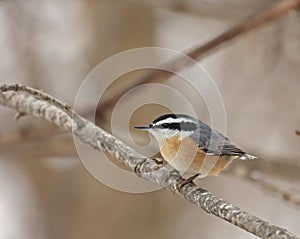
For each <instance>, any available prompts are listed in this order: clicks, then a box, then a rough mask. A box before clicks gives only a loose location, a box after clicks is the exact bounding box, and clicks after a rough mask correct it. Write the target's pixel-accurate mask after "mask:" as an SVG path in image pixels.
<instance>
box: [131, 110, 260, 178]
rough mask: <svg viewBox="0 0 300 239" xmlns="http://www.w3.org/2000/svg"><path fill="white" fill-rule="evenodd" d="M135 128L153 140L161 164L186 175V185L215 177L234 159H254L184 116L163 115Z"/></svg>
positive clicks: (201, 124)
mask: <svg viewBox="0 0 300 239" xmlns="http://www.w3.org/2000/svg"><path fill="white" fill-rule="evenodd" d="M135 128H137V129H142V130H147V131H149V132H150V133H151V134H152V135H153V136H154V137H155V139H156V140H157V142H158V145H159V147H160V153H161V155H162V156H163V158H164V160H166V161H167V162H168V163H169V164H170V165H171V166H172V167H173V168H175V169H176V170H178V171H180V172H181V173H182V175H187V176H188V179H187V181H191V180H193V179H195V178H196V177H198V176H200V177H205V176H207V175H217V174H218V173H219V172H221V171H222V170H224V169H225V168H226V167H227V166H228V165H229V164H230V163H231V162H232V161H233V159H242V160H248V159H254V158H256V157H255V156H252V155H249V154H247V153H245V152H244V151H242V150H241V149H239V148H238V147H237V146H235V145H234V144H233V143H232V142H231V141H230V140H229V139H228V138H227V137H225V136H224V135H222V134H221V133H219V132H218V131H215V130H213V129H212V128H210V127H209V126H208V125H207V124H205V123H203V122H202V121H200V120H198V119H196V118H194V117H192V116H189V115H185V114H166V115H162V116H160V117H158V118H157V119H155V120H154V121H153V122H152V123H151V124H149V125H148V126H137V127H135Z"/></svg>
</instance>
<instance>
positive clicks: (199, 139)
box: [189, 121, 245, 156]
mask: <svg viewBox="0 0 300 239" xmlns="http://www.w3.org/2000/svg"><path fill="white" fill-rule="evenodd" d="M189 137H190V138H191V139H192V140H193V141H194V142H195V143H196V144H198V147H199V148H201V149H202V150H203V151H204V152H206V153H208V154H212V155H218V156H220V155H229V156H243V155H245V152H244V151H242V150H241V149H239V148H238V147H237V146H235V145H234V144H233V143H232V142H231V141H230V140H229V139H228V138H227V137H225V136H224V135H222V134H221V133H219V132H218V131H215V130H213V129H211V128H210V127H209V126H208V125H207V124H205V123H203V122H201V121H200V122H199V128H198V129H197V130H195V132H194V133H193V134H191V135H190V136H189Z"/></svg>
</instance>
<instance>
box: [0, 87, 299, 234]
mask: <svg viewBox="0 0 300 239" xmlns="http://www.w3.org/2000/svg"><path fill="white" fill-rule="evenodd" d="M32 90H33V92H28V91H26V90H24V88H22V87H20V86H17V85H10V86H6V85H2V86H0V105H2V106H5V107H9V108H12V109H15V110H17V112H18V113H20V114H22V115H23V114H28V115H33V116H35V117H37V118H40V119H44V120H47V121H49V122H51V123H53V124H55V125H57V126H58V127H59V128H61V129H63V130H66V131H67V132H69V133H71V134H73V135H75V136H77V137H78V138H79V139H80V140H81V141H83V142H85V143H87V144H89V145H90V146H92V147H93V148H95V149H97V150H103V151H105V152H107V153H109V154H110V155H112V156H113V157H114V158H115V159H117V160H119V161H121V162H122V163H124V164H125V165H126V166H127V167H128V168H130V169H131V170H133V171H134V172H136V174H137V175H138V176H140V177H142V178H144V179H147V180H150V181H152V182H155V183H157V184H159V185H161V186H163V187H166V188H167V189H169V190H171V191H173V192H174V193H176V194H179V195H181V196H183V197H184V198H185V199H186V200H188V201H189V202H191V203H193V204H195V205H197V206H199V207H200V208H202V209H203V210H205V211H206V212H207V213H210V214H213V215H215V216H217V217H219V218H222V219H224V220H226V221H228V222H230V223H232V224H234V225H236V226H238V227H240V228H242V229H244V230H246V231H248V232H251V233H253V234H254V235H256V236H258V237H260V238H268V239H278V238H281V239H283V238H289V239H297V238H298V237H296V236H295V235H293V234H292V233H291V232H289V231H288V230H286V229H284V228H280V227H277V226H274V225H271V224H270V223H269V222H267V221H264V220H262V219H260V218H258V217H256V216H254V215H252V214H250V213H248V212H246V211H243V210H241V209H240V208H238V207H236V206H234V205H233V204H231V203H228V202H226V201H224V200H223V199H219V198H217V197H216V196H214V195H213V194H212V193H210V192H208V191H207V190H205V189H202V188H198V187H197V186H196V185H195V184H194V183H193V182H191V183H188V184H186V185H184V186H182V187H181V188H179V190H176V188H177V187H176V186H177V185H178V183H180V182H182V180H183V178H182V177H181V176H180V174H179V172H178V171H176V170H172V171H170V170H167V169H166V168H164V167H163V166H162V165H161V164H160V163H159V162H158V161H157V160H155V159H150V158H146V157H144V156H142V155H140V154H139V153H137V152H136V151H134V150H133V149H132V148H130V147H128V146H127V145H125V144H124V143H123V142H122V141H120V140H118V139H117V138H115V137H114V136H113V135H111V134H109V133H107V132H105V131H104V130H102V129H101V128H99V127H97V126H96V125H94V124H93V123H92V122H90V121H88V120H86V119H84V118H82V117H80V116H79V115H77V114H76V113H75V112H73V111H72V114H69V112H70V109H69V108H68V107H67V108H66V107H64V105H65V104H61V103H58V104H57V102H59V101H57V100H56V99H55V98H53V97H50V96H49V97H48V95H46V94H45V93H43V92H40V91H37V90H34V89H32ZM298 239H299V238H298Z"/></svg>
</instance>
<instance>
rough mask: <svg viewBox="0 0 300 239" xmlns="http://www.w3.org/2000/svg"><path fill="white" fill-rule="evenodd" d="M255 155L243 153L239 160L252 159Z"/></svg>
mask: <svg viewBox="0 0 300 239" xmlns="http://www.w3.org/2000/svg"><path fill="white" fill-rule="evenodd" d="M256 158H257V157H256V156H253V155H250V154H244V155H242V156H241V157H240V159H241V160H252V159H256Z"/></svg>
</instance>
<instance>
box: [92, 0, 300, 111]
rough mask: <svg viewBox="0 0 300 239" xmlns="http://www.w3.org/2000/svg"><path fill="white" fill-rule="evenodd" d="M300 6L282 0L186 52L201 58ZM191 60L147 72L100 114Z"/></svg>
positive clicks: (106, 102)
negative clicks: (126, 95) (136, 88)
mask: <svg viewBox="0 0 300 239" xmlns="http://www.w3.org/2000/svg"><path fill="white" fill-rule="evenodd" d="M299 7H300V0H282V1H280V2H279V3H277V4H275V5H274V6H273V7H271V8H270V9H267V10H265V11H262V12H261V13H259V14H257V15H255V16H254V17H252V18H250V19H248V20H246V21H245V22H243V23H241V24H239V25H237V26H235V27H233V28H231V29H229V30H227V31H225V32H224V33H222V34H220V35H219V36H217V37H215V38H214V39H212V40H211V41H209V42H207V43H205V44H204V45H201V46H198V47H196V48H194V49H191V50H190V51H188V52H187V53H186V55H188V56H189V57H191V58H192V59H194V60H200V59H202V58H203V57H204V56H206V55H207V54H209V53H211V52H212V51H215V50H217V49H218V48H219V47H220V46H221V45H222V44H224V43H225V42H228V41H230V40H232V39H234V38H236V37H238V36H240V35H242V34H245V33H248V32H249V31H251V30H254V29H256V28H258V27H261V26H263V25H265V24H267V23H270V22H272V21H274V20H276V19H279V18H280V17H282V16H284V15H286V14H287V13H289V11H291V10H293V9H298V8H299ZM190 64H191V61H190V60H188V59H187V58H186V57H182V58H181V57H180V58H177V59H175V60H173V61H171V62H169V63H167V64H166V65H165V66H164V67H163V69H169V71H164V70H154V71H151V72H150V73H149V74H147V75H146V76H145V77H143V78H142V79H139V80H137V81H136V82H133V83H132V84H129V85H127V86H125V87H124V88H123V89H121V90H120V91H118V92H116V93H115V94H112V95H110V96H109V97H107V98H106V99H104V100H103V101H102V102H100V104H99V106H98V112H97V113H99V114H100V115H101V114H103V112H105V111H106V110H108V109H109V108H111V107H112V106H113V105H115V104H116V103H117V101H118V100H119V99H120V98H121V97H122V95H124V94H125V93H126V92H127V91H129V90H130V89H132V88H134V87H136V86H139V85H143V84H146V83H150V82H163V81H166V80H167V79H169V78H170V77H171V76H172V75H173V74H174V73H172V72H178V71H180V70H182V69H183V68H185V67H187V66H190Z"/></svg>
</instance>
